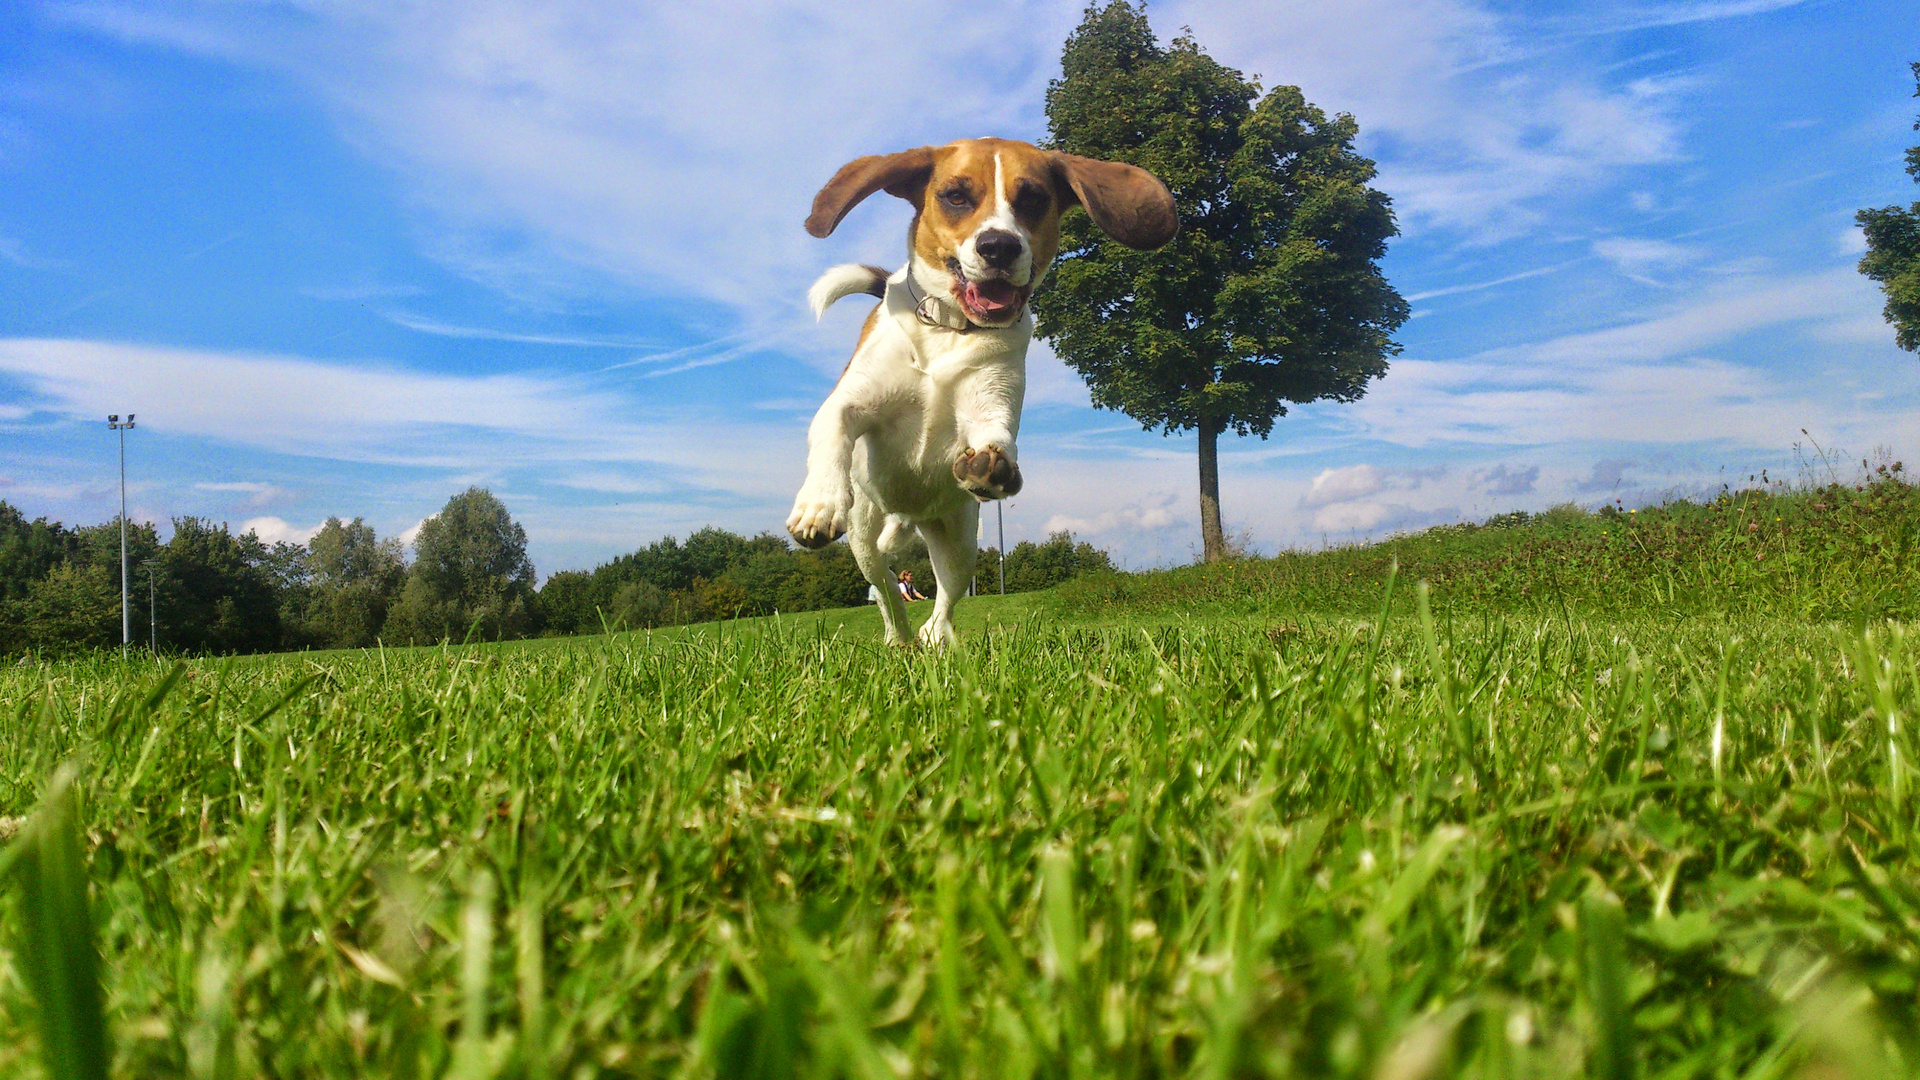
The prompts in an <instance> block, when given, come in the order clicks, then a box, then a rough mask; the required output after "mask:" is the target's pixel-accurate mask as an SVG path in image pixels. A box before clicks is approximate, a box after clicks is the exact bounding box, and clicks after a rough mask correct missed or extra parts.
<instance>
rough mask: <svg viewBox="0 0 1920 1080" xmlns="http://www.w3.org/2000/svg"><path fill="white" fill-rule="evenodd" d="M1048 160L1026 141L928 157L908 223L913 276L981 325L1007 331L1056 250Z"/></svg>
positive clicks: (974, 143)
mask: <svg viewBox="0 0 1920 1080" xmlns="http://www.w3.org/2000/svg"><path fill="white" fill-rule="evenodd" d="M1063 187H1064V185H1063V184H1061V183H1060V181H1059V180H1058V178H1057V177H1056V175H1055V170H1054V168H1053V155H1051V154H1048V153H1046V152H1044V151H1041V150H1037V149H1035V148H1034V147H1032V146H1029V145H1027V144H1026V143H1016V142H1007V141H1005V140H1002V139H972V140H968V141H966V142H959V143H954V144H952V145H951V146H945V147H942V148H941V149H940V150H939V151H936V152H935V154H934V165H933V170H932V172H931V174H930V175H929V177H928V180H927V187H926V192H927V195H926V199H925V201H924V202H923V204H922V205H921V207H920V213H919V215H918V216H917V217H916V218H915V219H914V225H913V255H914V268H913V273H914V277H915V279H916V280H917V281H918V282H919V284H920V286H921V287H922V288H923V289H925V290H926V291H927V292H928V293H931V294H935V295H939V294H943V293H944V294H946V295H949V296H951V297H953V300H954V302H955V303H957V304H959V305H960V308H961V310H962V311H964V312H966V315H967V318H968V319H969V320H970V321H972V322H973V323H975V324H977V325H980V326H1006V325H1009V324H1011V323H1013V322H1014V321H1015V320H1017V319H1018V318H1019V317H1020V315H1021V313H1022V312H1023V311H1025V310H1026V302H1027V298H1028V297H1030V296H1032V295H1033V290H1034V289H1035V288H1036V287H1038V286H1039V284H1040V281H1041V279H1042V278H1044V277H1045V276H1046V273H1047V269H1048V267H1050V266H1051V265H1052V263H1053V257H1054V255H1055V254H1057V253H1058V252H1059V250H1060V212H1061V210H1062V209H1064V208H1065V207H1066V206H1070V205H1072V202H1071V200H1072V197H1073V193H1072V191H1071V189H1068V190H1066V192H1065V195H1066V197H1065V198H1064V199H1063V198H1062V197H1061V188H1063Z"/></svg>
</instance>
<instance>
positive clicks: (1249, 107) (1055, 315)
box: [1034, 0, 1407, 560]
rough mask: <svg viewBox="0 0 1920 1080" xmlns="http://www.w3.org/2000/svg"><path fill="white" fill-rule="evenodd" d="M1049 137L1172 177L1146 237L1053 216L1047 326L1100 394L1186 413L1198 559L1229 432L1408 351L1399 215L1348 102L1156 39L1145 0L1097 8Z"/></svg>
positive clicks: (1161, 420)
mask: <svg viewBox="0 0 1920 1080" xmlns="http://www.w3.org/2000/svg"><path fill="white" fill-rule="evenodd" d="M1047 124H1048V132H1049V135H1050V144H1051V146H1052V148H1053V149H1057V150H1062V151H1066V152H1068V153H1074V154H1081V155H1084V156H1087V157H1096V158H1104V159H1107V160H1113V161H1124V162H1127V163H1129V164H1133V165H1138V166H1140V167H1141V168H1144V169H1146V170H1148V171H1149V172H1152V173H1153V174H1154V175H1155V176H1158V177H1159V178H1160V179H1161V180H1162V181H1164V182H1165V183H1166V185H1167V187H1168V188H1169V189H1170V190H1171V191H1172V192H1173V196H1174V200H1175V202H1176V203H1177V204H1178V206H1179V210H1180V233H1179V235H1178V236H1176V237H1175V238H1174V240H1173V242H1172V243H1170V244H1168V245H1166V246H1165V247H1162V248H1160V249H1158V250H1155V251H1135V250H1133V249H1131V248H1128V247H1125V246H1123V245H1121V244H1118V243H1115V242H1113V241H1111V240H1109V239H1108V238H1107V237H1105V236H1104V235H1103V234H1102V233H1101V232H1100V231H1099V229H1098V228H1096V227H1095V226H1094V225H1093V223H1092V221H1091V220H1090V219H1088V218H1087V217H1086V216H1085V215H1080V214H1075V215H1070V216H1069V217H1068V218H1067V219H1066V221H1065V222H1063V224H1062V228H1061V243H1060V258H1059V261H1058V262H1057V263H1056V264H1055V268H1054V271H1053V282H1052V284H1051V285H1050V286H1049V287H1048V288H1047V289H1046V290H1043V291H1042V292H1041V293H1040V294H1039V295H1038V296H1036V298H1035V300H1034V308H1035V314H1036V316H1037V317H1038V322H1039V329H1038V333H1039V335H1040V336H1041V337H1042V338H1045V339H1046V340H1047V341H1049V342H1050V343H1051V344H1052V345H1053V348H1054V351H1055V352H1056V353H1058V354H1059V356H1060V358H1061V359H1062V360H1064V361H1066V363H1067V364H1068V365H1069V366H1071V367H1073V368H1074V369H1075V370H1076V371H1078V372H1079V373H1080V374H1081V376H1083V377H1084V378H1085V379H1086V380H1087V384H1088V386H1089V388H1090V389H1091V391H1092V396H1093V401H1094V404H1096V405H1099V406H1101V407H1102V408H1108V409H1117V410H1119V411H1121V412H1124V413H1126V414H1127V415H1129V416H1131V417H1133V418H1134V419H1135V420H1138V421H1139V422H1140V423H1141V424H1142V425H1144V426H1145V427H1147V428H1148V429H1154V428H1158V429H1161V430H1162V431H1164V432H1166V433H1168V434H1171V433H1173V432H1177V431H1193V432H1195V433H1196V434H1197V435H1198V439H1199V449H1200V527H1201V536H1202V540H1203V547H1204V551H1205V555H1206V558H1207V559H1209V560H1213V559H1218V558H1221V557H1223V556H1224V555H1225V553H1226V540H1225V536H1224V534H1223V531H1222V529H1221V524H1220V468H1219V437H1220V435H1221V433H1223V432H1228V431H1231V432H1234V433H1236V434H1240V435H1250V434H1251V435H1258V436H1260V437H1261V438H1266V437H1267V435H1269V434H1270V433H1271V432H1272V430H1273V424H1274V421H1275V420H1277V419H1278V418H1280V417H1282V416H1285V415H1286V412H1287V406H1288V405H1290V404H1300V403H1305V402H1309V401H1321V400H1334V401H1353V400H1355V399H1357V398H1359V397H1360V396H1361V395H1363V394H1365V393H1366V391H1367V385H1368V383H1369V381H1371V380H1372V379H1375V378H1377V377H1379V376H1380V375H1382V374H1384V373H1385V372H1386V370H1387V360H1386V358H1387V357H1388V356H1390V355H1393V354H1394V353H1397V352H1398V351H1399V346H1398V345H1396V344H1395V343H1394V341H1393V337H1392V335H1393V333H1394V331H1395V330H1397V329H1399V327H1400V325H1401V324H1402V323H1404V322H1405V321H1406V319H1407V304H1406V301H1404V300H1402V299H1401V298H1400V295H1399V293H1397V292H1395V291H1394V289H1393V286H1392V285H1390V284H1389V283H1388V282H1387V280H1386V278H1385V276H1384V275H1382V274H1381V272H1380V268H1379V265H1378V261H1379V259H1380V258H1381V257H1382V256H1383V255H1385V253H1386V243H1387V239H1388V238H1389V237H1392V236H1395V235H1397V234H1398V232H1399V230H1398V228H1397V227H1396V226H1395V224H1394V219H1393V208H1392V204H1391V201H1390V200H1389V199H1388V198H1387V196H1386V195H1384V194H1382V193H1381V192H1379V191H1376V190H1374V189H1373V188H1372V187H1370V186H1369V184H1370V183H1371V182H1372V180H1373V178H1374V164H1373V162H1372V161H1369V160H1368V159H1366V158H1365V157H1362V156H1361V155H1360V154H1359V153H1357V152H1355V150H1354V147H1353V140H1354V137H1355V135H1356V134H1357V132H1358V130H1359V129H1358V125H1357V124H1356V123H1355V122H1354V119H1353V117H1351V116H1348V115H1346V114H1344V113H1343V114H1340V115H1337V116H1333V117H1331V118H1329V117H1328V116H1327V115H1326V113H1324V112H1322V111H1321V110H1320V109H1319V108H1317V107H1315V106H1314V105H1312V104H1310V103H1309V102H1308V101H1307V100H1306V98H1305V97H1304V96H1303V95H1302V94H1301V92H1300V90H1299V88H1298V87H1293V86H1278V87H1275V88H1274V89H1273V90H1272V91H1270V92H1268V93H1267V94H1265V95H1264V96H1262V95H1261V92H1260V87H1259V85H1258V84H1257V83H1256V82H1254V81H1253V80H1251V79H1249V78H1247V77H1245V76H1244V75H1242V74H1241V73H1240V72H1238V71H1235V70H1233V69H1232V68H1229V67H1226V66H1224V65H1222V64H1220V63H1218V62H1216V61H1215V60H1214V59H1213V58H1212V57H1209V56H1208V55H1207V54H1206V53H1205V52H1204V51H1202V50H1201V48H1200V46H1199V44H1198V43H1196V42H1195V41H1194V40H1193V39H1192V38H1191V37H1187V36H1182V37H1179V38H1175V39H1174V40H1173V41H1172V42H1171V43H1170V44H1168V45H1166V46H1165V47H1162V46H1161V45H1160V44H1159V43H1158V42H1157V40H1156V39H1155V38H1154V35H1153V30H1152V28H1151V27H1150V26H1149V25H1148V24H1147V16H1146V11H1145V8H1144V6H1143V7H1140V8H1136V7H1134V6H1133V5H1131V4H1129V3H1127V2H1126V0H1114V2H1112V3H1109V4H1108V5H1107V6H1105V7H1091V6H1090V7H1088V8H1087V11H1086V17H1085V19H1084V20H1083V21H1082V22H1081V24H1080V27H1079V29H1077V30H1075V31H1074V33H1073V35H1072V36H1071V37H1069V38H1068V39H1067V43H1066V48H1065V50H1064V52H1063V54H1062V56H1061V77H1060V78H1059V79H1057V80H1055V81H1054V82H1053V83H1052V84H1051V85H1050V86H1049V87H1048V88H1047Z"/></svg>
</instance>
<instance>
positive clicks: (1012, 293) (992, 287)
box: [967, 279, 1020, 311]
mask: <svg viewBox="0 0 1920 1080" xmlns="http://www.w3.org/2000/svg"><path fill="white" fill-rule="evenodd" d="M1019 299H1020V290H1019V289H1016V288H1014V287H1013V286H1012V285H1011V284H1009V283H1007V282H1005V281H1000V280H998V279H994V280H989V281H969V282H967V303H969V304H971V305H973V306H974V307H975V308H977V309H979V310H981V311H1003V310H1005V309H1007V308H1010V307H1012V306H1013V305H1014V304H1016V303H1018V302H1019Z"/></svg>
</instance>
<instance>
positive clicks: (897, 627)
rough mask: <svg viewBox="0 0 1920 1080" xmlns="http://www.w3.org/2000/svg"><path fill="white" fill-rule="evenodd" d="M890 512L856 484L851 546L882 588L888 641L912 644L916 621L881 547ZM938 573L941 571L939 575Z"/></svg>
mask: <svg viewBox="0 0 1920 1080" xmlns="http://www.w3.org/2000/svg"><path fill="white" fill-rule="evenodd" d="M886 526H887V515H886V514H884V513H881V511H880V508H879V507H877V506H875V505H873V503H871V502H869V501H867V497H866V494H865V493H864V492H862V491H861V490H860V489H859V488H857V487H856V488H854V495H853V509H852V511H851V512H850V513H849V514H848V522H847V546H848V547H850V548H852V549H853V559H854V561H855V562H857V563H859V564H860V573H861V574H862V575H864V576H865V577H866V579H867V584H869V585H872V586H873V587H874V588H876V589H878V590H880V605H879V606H880V621H881V623H882V624H884V625H885V626H886V628H887V644H889V645H908V644H911V643H912V641H913V638H912V637H911V636H910V631H911V630H912V625H911V624H910V623H908V621H907V604H906V601H904V600H902V599H901V598H900V584H899V582H898V581H896V580H895V579H894V576H893V559H892V558H891V557H890V556H889V555H888V554H887V552H886V551H884V550H882V548H881V547H880V534H881V533H882V532H883V531H884V530H885V529H886ZM935 576H936V577H937V576H938V575H935Z"/></svg>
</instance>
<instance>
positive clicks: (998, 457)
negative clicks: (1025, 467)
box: [953, 446, 1021, 502]
mask: <svg viewBox="0 0 1920 1080" xmlns="http://www.w3.org/2000/svg"><path fill="white" fill-rule="evenodd" d="M953 478H954V479H955V480H958V481H960V486H961V487H963V488H965V489H967V493H968V494H970V495H972V496H973V497H974V498H976V499H979V500H980V501H981V502H991V501H993V500H994V499H1004V498H1006V497H1008V496H1009V495H1018V494H1020V485H1021V480H1020V466H1018V465H1016V464H1014V463H1013V459H1012V458H1010V457H1008V456H1007V454H1006V452H1005V451H1004V450H1001V449H1000V448H999V447H997V446H987V447H982V448H981V449H979V450H975V449H973V448H971V447H969V448H967V449H966V450H963V451H961V452H960V456H959V457H958V458H955V459H954V462H953Z"/></svg>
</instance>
